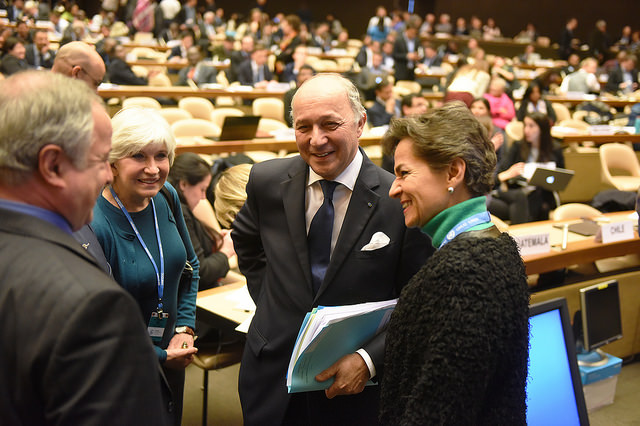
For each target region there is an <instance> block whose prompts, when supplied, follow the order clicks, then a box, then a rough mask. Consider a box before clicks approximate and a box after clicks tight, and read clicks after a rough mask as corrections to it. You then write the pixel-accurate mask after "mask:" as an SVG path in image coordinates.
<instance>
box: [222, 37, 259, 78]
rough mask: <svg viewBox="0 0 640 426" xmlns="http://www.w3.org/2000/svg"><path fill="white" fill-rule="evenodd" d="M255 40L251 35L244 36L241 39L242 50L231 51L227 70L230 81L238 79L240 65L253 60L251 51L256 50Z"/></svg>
mask: <svg viewBox="0 0 640 426" xmlns="http://www.w3.org/2000/svg"><path fill="white" fill-rule="evenodd" d="M254 48H255V41H254V40H253V37H251V36H244V37H242V40H241V41H240V50H234V51H233V52H232V53H231V57H230V61H231V62H230V64H229V69H228V70H227V80H229V82H233V81H238V72H239V71H240V66H242V64H244V63H245V62H247V61H249V60H251V52H253V51H254Z"/></svg>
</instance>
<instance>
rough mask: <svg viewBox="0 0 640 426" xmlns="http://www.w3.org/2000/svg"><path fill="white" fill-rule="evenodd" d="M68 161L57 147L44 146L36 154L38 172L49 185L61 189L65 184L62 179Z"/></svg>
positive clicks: (51, 145)
mask: <svg viewBox="0 0 640 426" xmlns="http://www.w3.org/2000/svg"><path fill="white" fill-rule="evenodd" d="M69 165H70V164H69V159H68V158H67V156H66V155H65V153H64V151H63V150H62V148H61V147H59V146H58V145H53V144H49V145H45V146H44V147H43V148H42V149H41V150H40V152H39V153H38V172H39V173H40V176H41V177H42V179H43V180H44V181H45V182H47V183H48V184H49V185H51V186H54V187H57V188H63V187H65V186H66V182H65V180H64V178H63V175H64V171H65V168H66V167H69Z"/></svg>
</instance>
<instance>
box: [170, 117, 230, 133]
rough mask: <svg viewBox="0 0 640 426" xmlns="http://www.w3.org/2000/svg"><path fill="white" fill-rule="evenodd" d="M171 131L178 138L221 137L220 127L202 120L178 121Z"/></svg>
mask: <svg viewBox="0 0 640 426" xmlns="http://www.w3.org/2000/svg"><path fill="white" fill-rule="evenodd" d="M171 130H172V131H173V135H174V136H175V137H176V138H185V137H187V138H189V137H195V136H199V137H205V136H209V137H217V136H220V126H218V125H216V124H215V123H212V122H211V121H208V120H203V119H201V118H189V119H186V120H178V121H176V122H175V123H173V124H172V125H171Z"/></svg>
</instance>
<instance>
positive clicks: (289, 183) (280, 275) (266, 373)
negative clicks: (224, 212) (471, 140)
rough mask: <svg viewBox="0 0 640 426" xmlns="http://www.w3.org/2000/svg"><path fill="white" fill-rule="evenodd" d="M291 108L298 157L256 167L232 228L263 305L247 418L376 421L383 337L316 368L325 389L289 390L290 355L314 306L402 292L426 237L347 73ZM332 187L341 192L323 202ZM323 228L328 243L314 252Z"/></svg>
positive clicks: (243, 377) (242, 389)
mask: <svg viewBox="0 0 640 426" xmlns="http://www.w3.org/2000/svg"><path fill="white" fill-rule="evenodd" d="M293 116H294V120H293V121H294V128H295V133H296V142H297V145H298V150H299V151H300V156H296V157H292V158H287V159H281V160H271V161H265V162H263V163H259V164H256V165H254V167H253V168H252V170H251V176H250V178H249V182H248V184H247V201H246V203H245V205H244V207H243V208H242V209H241V211H240V212H239V213H238V216H237V217H236V220H235V222H234V224H233V232H232V233H231V235H232V238H233V240H234V247H235V248H236V252H237V254H238V261H239V265H240V270H241V271H242V273H243V274H244V275H245V276H246V278H247V286H248V289H249V293H250V294H251V297H252V298H253V299H254V301H255V302H256V305H257V309H256V314H255V317H254V319H253V321H252V323H251V327H250V328H249V332H248V334H247V344H246V345H245V351H244V355H243V358H242V364H241V367H240V377H239V393H240V401H241V403H242V410H243V415H244V423H245V425H247V426H251V425H263V424H354V425H355V424H366V425H371V424H376V423H377V412H378V399H379V391H378V387H377V386H368V387H366V388H365V383H366V382H367V380H369V379H370V378H374V380H375V379H376V378H377V377H378V376H379V375H380V374H381V372H382V368H383V358H384V355H383V352H384V337H385V335H384V333H381V334H379V335H378V336H376V338H374V339H373V340H372V341H370V342H368V343H366V344H365V345H363V348H361V349H360V350H358V351H357V352H355V353H351V354H346V355H344V356H343V357H342V358H340V360H338V361H337V362H336V363H335V364H333V365H332V366H331V367H329V368H328V369H327V370H325V371H324V372H322V373H320V374H319V375H318V376H316V380H318V381H320V382H324V381H327V380H329V379H330V378H333V379H335V380H334V381H333V384H331V386H329V385H327V389H326V390H325V392H322V391H319V392H304V393H295V394H288V393H287V387H286V385H285V383H286V382H285V380H286V379H285V378H286V373H287V365H288V362H289V359H290V357H291V351H292V349H293V346H294V343H295V340H296V336H297V333H298V330H299V328H300V325H301V324H302V321H303V319H304V317H305V314H306V313H307V312H308V311H310V310H311V309H313V308H314V307H316V306H318V305H324V306H332V305H348V304H355V303H361V302H371V301H380V300H386V299H392V298H395V297H397V296H398V294H399V291H400V289H401V288H402V287H403V286H404V285H405V283H406V282H407V281H408V279H409V278H410V277H411V276H412V275H413V274H414V273H415V272H416V271H417V270H418V269H419V268H420V267H421V266H422V264H423V263H424V262H425V260H426V258H427V256H428V254H429V252H430V251H431V248H430V247H429V244H430V243H429V241H428V239H427V237H426V236H425V235H424V234H422V233H420V232H419V231H417V230H415V229H414V230H408V229H407V228H406V227H405V226H404V217H403V214H402V207H401V206H400V205H399V203H398V202H397V201H394V200H392V199H390V198H389V196H388V192H389V188H390V186H391V183H392V181H393V176H392V175H390V174H389V173H387V172H385V171H383V170H382V169H380V168H379V167H377V166H375V165H374V164H373V163H372V162H371V161H370V160H369V159H368V158H367V157H366V155H365V154H364V152H363V151H362V150H361V149H359V147H358V138H359V137H360V135H361V134H362V131H363V129H364V126H365V123H366V119H367V116H366V113H365V111H364V108H363V107H362V105H361V103H360V99H359V96H358V91H357V89H356V87H355V86H354V85H353V84H352V83H351V82H350V81H349V80H347V79H345V78H343V77H340V76H338V75H335V74H319V75H316V76H315V77H312V78H311V79H309V80H307V81H306V82H305V83H304V84H303V85H302V86H301V87H300V88H299V89H298V91H297V92H296V94H295V96H294V98H293ZM327 186H335V190H334V191H333V196H330V195H327V198H325V197H324V196H323V194H324V192H325V190H326V191H328V190H327V189H326V188H325V187H327ZM327 194H328V192H327ZM321 205H322V206H321ZM328 205H330V206H331V207H330V209H331V210H332V211H334V213H335V215H334V219H333V220H332V221H327V222H329V223H328V224H327V225H329V227H330V228H331V230H329V229H326V232H325V233H324V234H321V233H320V234H319V233H318V232H317V229H316V228H317V225H314V223H313V222H314V221H315V220H314V216H316V213H318V215H320V213H319V212H318V211H319V210H321V211H326V208H327V207H326V206H328ZM310 229H311V230H310ZM308 234H313V235H309V237H308ZM319 235H324V236H327V237H328V236H330V240H329V238H327V239H326V241H324V244H323V245H321V248H316V247H317V244H318V241H317V240H316V238H317V237H318V236H319ZM308 238H309V239H310V241H309V242H308ZM311 247H314V248H313V250H312V248H311ZM329 251H330V252H331V254H330V261H329ZM323 254H324V256H325V257H324V259H323V260H321V259H318V256H320V255H323ZM323 262H324V263H323ZM326 262H328V264H327V263H326ZM325 268H326V269H325Z"/></svg>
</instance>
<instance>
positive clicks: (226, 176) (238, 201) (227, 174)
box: [214, 164, 252, 229]
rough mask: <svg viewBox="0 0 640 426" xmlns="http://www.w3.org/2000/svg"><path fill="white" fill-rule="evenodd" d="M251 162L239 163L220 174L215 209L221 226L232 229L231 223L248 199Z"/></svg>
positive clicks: (216, 189) (216, 188)
mask: <svg viewBox="0 0 640 426" xmlns="http://www.w3.org/2000/svg"><path fill="white" fill-rule="evenodd" d="M251 167H252V165H251V164H238V165H236V166H233V167H230V168H228V169H227V170H225V171H224V172H222V174H221V175H220V178H219V179H218V182H217V183H216V187H215V195H216V201H215V202H214V210H215V212H216V218H218V222H220V226H221V227H222V228H224V229H231V224H232V223H233V221H234V220H235V218H236V215H237V214H238V212H239V211H240V209H241V208H242V206H243V205H244V202H245V201H246V199H247V189H246V188H247V182H248V181H249V173H250V172H251Z"/></svg>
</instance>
